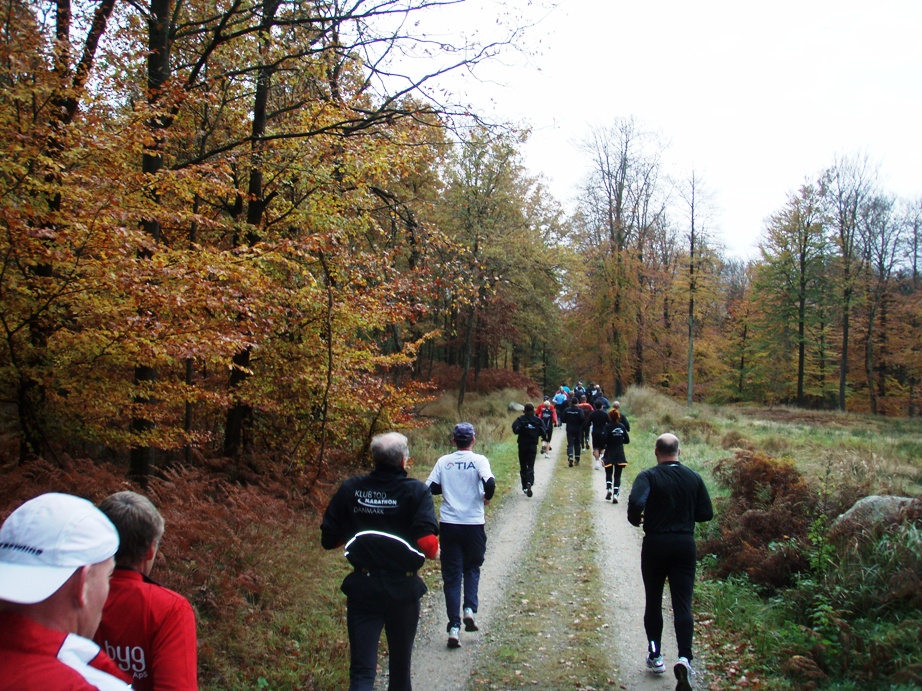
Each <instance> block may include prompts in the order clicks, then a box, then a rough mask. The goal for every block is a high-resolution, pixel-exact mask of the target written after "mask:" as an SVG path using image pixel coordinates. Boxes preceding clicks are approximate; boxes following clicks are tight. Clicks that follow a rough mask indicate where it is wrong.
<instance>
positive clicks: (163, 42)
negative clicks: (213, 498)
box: [128, 0, 171, 486]
mask: <svg viewBox="0 0 922 691" xmlns="http://www.w3.org/2000/svg"><path fill="white" fill-rule="evenodd" d="M170 8H171V0H151V3H150V17H149V18H148V26H147V30H148V55H147V94H148V96H147V98H148V103H149V105H150V106H152V107H153V108H157V107H158V105H159V103H160V101H161V98H162V91H163V87H164V85H166V83H167V81H168V80H169V78H170V15H171V13H170ZM168 126H169V123H168V122H167V120H166V119H165V117H164V116H162V115H155V116H154V118H153V119H152V121H151V122H150V129H151V134H152V140H153V145H152V146H151V148H150V149H149V150H148V151H146V152H145V153H144V155H143V158H142V161H141V170H142V172H144V173H145V174H147V175H149V176H151V177H153V176H155V175H156V174H157V173H159V172H160V170H161V169H162V168H163V151H162V148H163V143H162V131H163V130H164V129H165V128H166V127H168ZM152 194H153V195H154V202H155V204H156V203H159V201H160V199H159V194H158V193H157V192H156V190H155V191H154V192H153V193H152ZM143 227H144V230H145V231H147V234H148V235H149V236H150V237H151V240H152V245H157V244H159V242H160V232H161V228H160V220H159V219H157V218H147V219H145V220H144V221H143ZM139 255H140V256H141V257H143V258H148V259H149V258H150V256H151V252H150V251H149V250H141V251H140V252H139ZM156 380H157V371H156V370H155V369H154V367H152V366H151V365H149V364H139V365H137V366H136V367H135V372H134V383H135V386H137V387H141V388H146V387H149V386H150V385H151V384H153V383H154V382H156ZM135 403H137V404H140V406H141V407H142V408H143V407H144V406H146V405H150V404H152V403H153V401H152V400H151V399H150V397H149V396H148V395H146V394H141V395H139V396H137V397H135ZM155 427H156V425H155V423H154V422H153V421H152V420H150V419H149V416H146V415H143V414H138V415H136V416H135V417H134V418H133V419H132V421H131V430H132V431H133V432H134V433H135V435H136V436H137V437H138V443H137V444H136V445H135V446H133V447H132V449H131V454H130V460H129V464H128V475H129V477H132V478H135V479H137V480H139V481H140V482H141V484H142V486H144V485H146V483H147V478H148V476H149V475H150V473H151V471H152V470H153V467H154V461H155V451H154V448H153V446H151V445H150V443H149V441H147V440H145V439H144V435H145V434H146V433H147V432H150V431H151V430H153V429H154V428H155Z"/></svg>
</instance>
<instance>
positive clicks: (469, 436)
mask: <svg viewBox="0 0 922 691" xmlns="http://www.w3.org/2000/svg"><path fill="white" fill-rule="evenodd" d="M451 438H452V439H454V440H455V441H460V442H469V441H473V440H474V425H472V424H471V423H470V422H459V423H458V424H457V425H455V428H454V429H453V430H452V432H451Z"/></svg>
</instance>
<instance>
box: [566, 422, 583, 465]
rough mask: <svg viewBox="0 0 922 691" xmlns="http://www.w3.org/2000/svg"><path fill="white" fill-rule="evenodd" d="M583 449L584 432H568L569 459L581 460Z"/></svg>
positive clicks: (578, 430) (579, 430)
mask: <svg viewBox="0 0 922 691" xmlns="http://www.w3.org/2000/svg"><path fill="white" fill-rule="evenodd" d="M582 448H583V430H581V429H577V430H573V431H570V430H567V457H568V458H572V459H574V460H576V461H578V460H579V455H580V452H581V451H582Z"/></svg>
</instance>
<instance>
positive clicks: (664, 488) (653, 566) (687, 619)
mask: <svg viewBox="0 0 922 691" xmlns="http://www.w3.org/2000/svg"><path fill="white" fill-rule="evenodd" d="M654 453H655V454H656V465H655V466H653V467H652V468H647V469H646V470H643V471H641V472H640V474H638V475H637V478H636V479H635V480H634V484H633V485H632V486H631V496H630V497H629V498H628V504H627V519H628V521H630V523H631V525H640V524H641V523H643V530H644V538H643V546H642V547H641V551H640V572H641V574H642V576H643V587H644V591H645V592H646V608H645V610H644V615H643V624H644V629H645V630H646V633H647V640H648V641H649V648H648V654H647V668H648V669H650V670H651V671H652V672H654V673H655V674H662V673H663V672H665V671H666V666H665V663H664V660H663V652H662V647H661V640H662V635H663V588H664V587H665V584H666V579H667V578H668V579H669V592H670V594H671V596H672V610H673V619H674V625H675V635H676V641H677V643H678V646H679V650H678V654H679V657H678V660H677V661H676V664H675V666H674V668H673V669H674V671H675V675H676V678H677V679H678V680H679V684H678V686H677V687H676V688H677V689H690V688H691V685H690V683H689V677H690V676H691V674H692V670H691V661H692V637H693V635H694V626H695V622H694V618H693V617H692V607H691V605H692V591H693V589H694V585H695V566H696V563H697V554H696V551H695V523H699V522H701V521H709V520H711V519H712V518H713V517H714V509H713V507H712V505H711V497H710V496H709V495H708V490H707V487H706V486H705V484H704V480H702V479H701V476H700V475H698V473H696V472H695V471H694V470H692V469H691V468H688V467H686V466H684V465H682V464H681V463H679V440H678V438H677V437H676V436H675V435H673V434H663V435H661V436H660V437H659V439H657V440H656V447H655V450H654Z"/></svg>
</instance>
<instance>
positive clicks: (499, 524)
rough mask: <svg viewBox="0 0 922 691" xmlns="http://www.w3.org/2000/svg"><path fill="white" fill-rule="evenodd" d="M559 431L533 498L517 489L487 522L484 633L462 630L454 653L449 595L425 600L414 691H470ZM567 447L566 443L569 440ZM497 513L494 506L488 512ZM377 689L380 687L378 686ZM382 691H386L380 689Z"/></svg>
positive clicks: (436, 593)
mask: <svg viewBox="0 0 922 691" xmlns="http://www.w3.org/2000/svg"><path fill="white" fill-rule="evenodd" d="M561 436H562V435H561V434H560V430H555V435H554V440H553V451H551V453H550V454H549V456H550V458H544V456H543V455H542V454H541V453H540V449H539V453H538V458H537V461H536V462H535V485H534V496H533V497H531V498H530V499H529V498H528V497H526V496H525V495H524V494H523V493H522V489H521V487H519V485H518V477H517V476H516V485H515V487H514V489H513V492H512V496H510V497H508V498H507V499H506V501H505V502H504V503H503V506H502V508H501V509H499V510H498V512H497V514H496V515H495V516H492V519H490V518H488V520H487V554H486V558H485V560H484V563H483V566H482V567H481V569H480V589H479V598H480V605H479V607H478V610H479V611H478V613H477V626H478V627H479V628H480V631H478V632H476V633H468V632H466V631H464V630H463V627H462V631H461V647H460V648H458V649H454V650H453V649H450V648H449V647H448V646H447V645H446V643H447V641H448V633H447V632H446V631H445V627H446V625H447V623H448V620H447V618H446V615H445V596H444V594H443V592H442V589H441V587H439V588H431V589H430V590H429V592H428V593H426V595H425V596H424V597H423V602H422V607H423V613H422V616H421V617H420V621H419V631H418V633H417V635H416V644H415V645H414V646H413V688H414V689H418V690H419V691H460V690H461V689H466V688H467V685H468V679H469V677H470V672H471V669H472V668H473V666H474V661H475V660H476V658H477V657H478V656H479V655H480V654H481V651H482V647H481V644H482V639H483V637H484V634H485V633H486V632H489V631H490V624H491V621H492V617H493V615H494V614H495V613H496V612H498V611H499V610H500V604H501V603H502V600H503V597H504V595H505V593H506V590H507V587H508V586H509V584H510V583H512V578H513V576H514V574H515V570H516V568H517V566H518V563H519V557H520V555H521V553H522V550H523V548H524V547H525V546H526V545H527V544H528V542H529V541H530V540H531V539H532V536H533V533H534V528H535V521H536V518H537V516H538V509H539V507H540V505H541V502H543V501H544V497H545V495H546V494H547V492H546V491H545V490H546V489H547V487H548V485H549V484H550V483H551V482H552V481H553V479H554V472H555V469H556V468H557V463H556V461H557V455H558V453H559V452H560V443H561ZM564 444H566V442H565V441H564ZM492 511H496V509H495V508H494V507H493V506H492V505H491V506H490V507H487V512H488V513H489V512H492ZM375 688H379V687H378V686H377V685H376V687H375ZM380 688H382V689H383V688H386V687H385V686H381V687H380Z"/></svg>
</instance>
